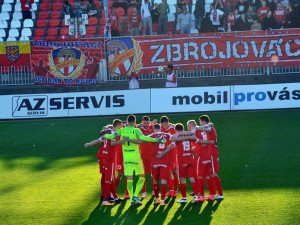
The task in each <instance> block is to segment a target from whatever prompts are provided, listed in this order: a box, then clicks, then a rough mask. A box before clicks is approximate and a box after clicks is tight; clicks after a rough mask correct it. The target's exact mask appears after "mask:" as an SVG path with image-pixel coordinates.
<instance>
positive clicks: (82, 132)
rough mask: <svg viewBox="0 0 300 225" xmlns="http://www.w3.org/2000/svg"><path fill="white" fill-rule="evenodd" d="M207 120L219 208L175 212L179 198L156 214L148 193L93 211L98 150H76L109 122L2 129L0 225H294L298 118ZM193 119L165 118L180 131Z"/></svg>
mask: <svg viewBox="0 0 300 225" xmlns="http://www.w3.org/2000/svg"><path fill="white" fill-rule="evenodd" d="M209 115H210V116H211V119H212V121H213V122H214V124H215V127H216V129H217V131H218V143H219V150H220V155H221V157H220V161H221V173H220V177H221V180H222V185H223V189H224V193H225V200H224V201H221V202H220V201H219V202H217V201H215V202H213V203H211V202H209V203H208V202H205V203H203V204H197V205H192V204H186V205H179V204H177V203H176V200H177V199H179V198H180V194H179V196H178V197H177V199H176V200H175V199H174V198H173V199H172V198H169V199H167V200H168V204H167V206H165V207H164V208H161V207H160V206H154V205H153V204H152V200H153V198H151V197H149V196H150V193H151V185H148V187H147V190H148V193H149V196H148V197H147V198H146V199H145V200H144V202H143V205H142V206H139V207H135V206H134V207H129V202H126V203H122V204H120V205H117V206H114V207H112V208H109V207H102V206H101V205H99V197H100V175H99V172H98V163H97V160H96V153H97V150H98V149H97V147H94V148H90V149H84V148H83V144H84V143H85V142H87V141H90V140H93V139H95V138H97V137H98V132H99V130H100V128H101V127H102V126H103V125H105V124H107V123H111V121H112V119H113V118H114V117H98V118H77V119H51V120H50V119H49V120H31V121H8V122H3V121H2V122H1V123H0V136H1V141H0V177H1V183H0V224H51V225H55V224H103V225H106V224H130V225H131V224H151V225H157V224H184V225H189V224H210V223H211V224H299V221H300V214H299V209H300V199H299V197H298V196H299V191H300V178H299V177H300V162H299V160H300V138H299V137H300V128H299V127H300V110H278V111H260V112H227V113H209ZM160 116H161V115H152V119H154V118H159V117H160ZM198 117H199V114H184V115H178V114H176V115H169V118H170V120H171V122H183V123H184V124H185V123H186V121H187V120H189V119H197V118H198ZM121 119H125V117H121ZM138 119H139V120H140V119H141V117H140V116H139V117H138ZM147 180H148V181H149V177H148V178H147ZM148 183H149V182H148ZM149 184H150V183H149ZM188 187H189V191H190V190H191V189H190V186H189V185H188ZM118 192H119V193H120V195H121V196H123V192H124V181H123V180H122V181H121V183H120V186H119V188H118ZM190 200H191V197H190Z"/></svg>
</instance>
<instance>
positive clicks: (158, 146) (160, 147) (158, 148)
mask: <svg viewBox="0 0 300 225" xmlns="http://www.w3.org/2000/svg"><path fill="white" fill-rule="evenodd" d="M150 137H152V138H163V139H166V143H164V144H163V143H156V142H153V143H152V144H153V153H152V164H156V165H167V163H168V155H169V153H167V154H165V155H164V156H163V157H161V158H160V159H158V158H156V156H157V155H158V154H160V153H161V152H163V151H164V150H165V149H166V148H167V147H168V146H169V144H170V143H171V140H170V139H171V137H172V135H170V134H168V133H163V132H157V133H154V134H152V135H150ZM171 151H173V150H171Z"/></svg>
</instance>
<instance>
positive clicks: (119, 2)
mask: <svg viewBox="0 0 300 225" xmlns="http://www.w3.org/2000/svg"><path fill="white" fill-rule="evenodd" d="M127 5H128V4H127V0H115V2H114V4H113V7H114V8H118V7H121V8H123V9H124V12H125V14H126V13H127V7H128V6H127Z"/></svg>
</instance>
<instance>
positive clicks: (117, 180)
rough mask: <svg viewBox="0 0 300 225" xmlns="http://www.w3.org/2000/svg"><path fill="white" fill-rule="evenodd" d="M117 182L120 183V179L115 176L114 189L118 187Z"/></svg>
mask: <svg viewBox="0 0 300 225" xmlns="http://www.w3.org/2000/svg"><path fill="white" fill-rule="evenodd" d="M119 183H120V179H117V178H116V180H115V185H116V189H117V188H118V186H119Z"/></svg>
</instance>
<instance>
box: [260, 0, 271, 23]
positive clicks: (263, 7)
mask: <svg viewBox="0 0 300 225" xmlns="http://www.w3.org/2000/svg"><path fill="white" fill-rule="evenodd" d="M266 4H267V3H266V1H264V0H263V1H262V2H261V7H259V9H258V10H257V16H258V19H259V21H260V22H261V21H263V19H264V18H265V17H266V16H267V13H268V11H269V10H270V8H269V7H268V6H267V5H266Z"/></svg>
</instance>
